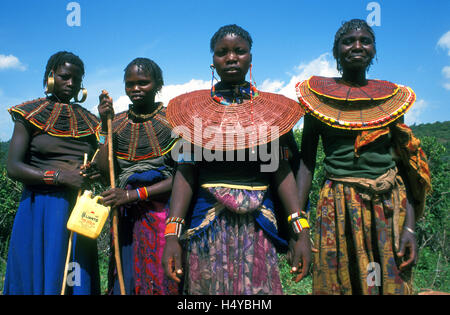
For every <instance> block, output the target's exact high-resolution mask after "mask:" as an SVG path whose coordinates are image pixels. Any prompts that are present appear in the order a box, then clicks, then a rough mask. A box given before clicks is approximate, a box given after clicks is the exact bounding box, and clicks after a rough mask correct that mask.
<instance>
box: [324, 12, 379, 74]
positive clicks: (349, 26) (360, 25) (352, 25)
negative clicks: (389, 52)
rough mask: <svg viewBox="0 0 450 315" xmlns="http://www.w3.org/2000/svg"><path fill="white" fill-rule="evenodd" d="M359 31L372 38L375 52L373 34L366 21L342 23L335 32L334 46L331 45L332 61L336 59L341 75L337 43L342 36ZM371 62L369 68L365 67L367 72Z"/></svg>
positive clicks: (356, 20) (354, 20) (353, 20)
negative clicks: (363, 31) (364, 31)
mask: <svg viewBox="0 0 450 315" xmlns="http://www.w3.org/2000/svg"><path fill="white" fill-rule="evenodd" d="M360 29H364V30H366V31H367V32H369V34H370V35H371V36H372V39H373V47H374V49H375V52H376V51H377V50H376V44H375V32H374V31H373V29H372V28H371V27H370V26H369V24H367V22H366V21H364V20H361V19H352V20H350V21H347V22H344V23H342V26H341V27H340V28H339V29H338V31H337V32H336V35H335V36H334V44H333V57H334V59H336V67H337V70H338V71H339V72H340V73H342V66H341V61H340V60H339V51H338V50H339V48H338V46H339V41H340V40H341V38H342V36H344V35H345V34H347V33H348V32H350V31H352V30H360ZM372 61H373V59H372V60H371V61H370V64H369V66H368V67H367V70H368V69H369V67H370V65H372Z"/></svg>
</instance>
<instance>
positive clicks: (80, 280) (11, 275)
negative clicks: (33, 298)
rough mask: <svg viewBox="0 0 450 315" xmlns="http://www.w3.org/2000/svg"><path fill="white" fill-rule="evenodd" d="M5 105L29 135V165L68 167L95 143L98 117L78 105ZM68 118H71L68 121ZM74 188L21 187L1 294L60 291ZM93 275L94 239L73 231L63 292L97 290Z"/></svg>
mask: <svg viewBox="0 0 450 315" xmlns="http://www.w3.org/2000/svg"><path fill="white" fill-rule="evenodd" d="M58 106H59V108H57V109H58V110H54V109H55V107H58ZM68 106H71V109H70V110H67V109H68ZM37 108H39V109H40V111H39V110H36V109H37ZM9 111H10V113H11V114H12V116H13V120H14V121H15V122H16V123H22V124H23V125H24V126H25V127H26V128H27V130H28V132H29V134H30V135H31V136H30V138H31V139H30V144H29V148H28V155H27V159H26V161H25V163H27V164H29V165H31V166H33V167H36V168H40V169H43V170H55V169H62V170H64V169H74V168H76V167H78V166H79V165H81V164H82V161H83V156H84V153H88V155H89V157H91V156H92V154H93V153H94V151H95V149H96V145H97V144H96V137H95V132H96V130H97V127H96V126H98V121H97V120H96V118H95V116H93V115H92V114H91V113H89V112H88V111H87V110H85V109H83V108H82V107H81V106H79V105H76V104H71V105H68V104H55V103H54V102H51V101H49V100H48V99H39V100H34V101H31V102H27V103H23V104H20V105H17V106H15V107H12V108H11V109H10V110H9ZM56 112H58V113H59V116H56V117H55V113H56ZM30 113H31V114H30ZM33 113H36V114H33ZM69 116H70V117H69ZM68 118H70V119H68ZM68 121H71V122H72V123H73V122H76V123H74V124H72V126H68V125H69V124H68V123H67V122H68ZM64 122H66V123H65V125H66V127H64ZM49 126H53V127H54V128H51V127H49ZM73 126H76V127H73ZM73 128H75V129H73ZM68 134H70V135H72V137H70V136H68ZM76 194H77V192H76V191H70V190H68V189H66V188H64V187H61V186H47V185H45V186H25V187H24V189H23V193H22V197H21V200H20V205H19V208H18V209H17V213H16V217H15V220H14V225H13V230H12V234H11V239H10V243H9V252H8V260H7V267H6V275H5V283H4V289H3V294H5V295H44V294H47V295H56V294H60V293H61V288H62V281H63V277H64V267H65V261H66V255H67V248H68V240H69V236H70V231H69V230H67V228H66V224H67V220H68V218H69V216H70V212H71V210H72V208H73V206H74V204H75V200H76ZM99 278H100V277H99V268H98V259H97V244H96V241H95V240H92V239H89V238H86V237H84V236H82V235H77V234H76V233H74V237H73V248H72V257H71V258H70V264H69V269H68V276H67V286H66V294H99V293H100V281H99Z"/></svg>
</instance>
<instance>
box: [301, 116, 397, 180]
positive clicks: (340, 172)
mask: <svg viewBox="0 0 450 315" xmlns="http://www.w3.org/2000/svg"><path fill="white" fill-rule="evenodd" d="M394 123H395V122H394ZM360 132H361V131H351V130H344V129H337V128H333V127H330V126H328V125H327V124H325V123H323V122H321V121H319V120H318V119H316V118H314V117H313V116H311V115H309V114H307V115H305V120H304V128H303V136H302V146H301V152H302V159H303V161H304V163H305V164H306V166H307V167H308V169H310V170H314V167H315V160H316V149H315V148H317V143H318V140H319V136H321V138H322V144H323V149H324V153H325V159H324V161H323V163H324V169H325V172H326V173H327V175H328V176H333V177H361V178H369V179H375V178H377V177H379V176H380V175H383V174H384V173H386V172H387V171H388V170H389V169H391V168H393V167H395V161H394V158H393V156H392V154H391V146H392V145H391V134H390V133H389V134H387V135H383V136H381V137H379V138H378V139H376V140H375V141H374V142H372V143H370V144H369V145H367V146H364V147H362V148H361V149H360V153H359V157H357V156H356V155H355V150H354V148H355V140H356V137H357V136H358V134H359V133H360Z"/></svg>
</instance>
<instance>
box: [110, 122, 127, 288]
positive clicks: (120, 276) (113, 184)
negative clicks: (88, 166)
mask: <svg viewBox="0 0 450 315" xmlns="http://www.w3.org/2000/svg"><path fill="white" fill-rule="evenodd" d="M107 123H108V160H109V178H110V182H111V188H115V187H116V180H115V175H114V155H113V137H112V134H113V130H112V119H111V117H109V118H108V121H107ZM118 221H119V213H118V211H117V208H116V207H114V208H113V240H114V257H115V259H116V269H117V277H118V279H119V286H120V294H121V295H125V284H124V282H123V274H122V262H121V260H120V249H119V228H118Z"/></svg>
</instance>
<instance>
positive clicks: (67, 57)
mask: <svg viewBox="0 0 450 315" xmlns="http://www.w3.org/2000/svg"><path fill="white" fill-rule="evenodd" d="M66 62H67V63H70V64H72V65H75V66H77V67H78V68H80V70H81V77H82V78H83V77H84V63H83V61H82V60H81V59H80V57H78V56H77V55H74V54H73V53H71V52H68V51H60V52H57V53H56V54H54V55H52V56H51V57H50V58H49V59H48V61H47V66H46V68H45V73H44V81H43V83H44V87H45V86H46V85H47V79H48V76H49V74H50V72H52V71H56V70H57V69H58V67H59V66H62V65H63V64H65V63H66Z"/></svg>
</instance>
